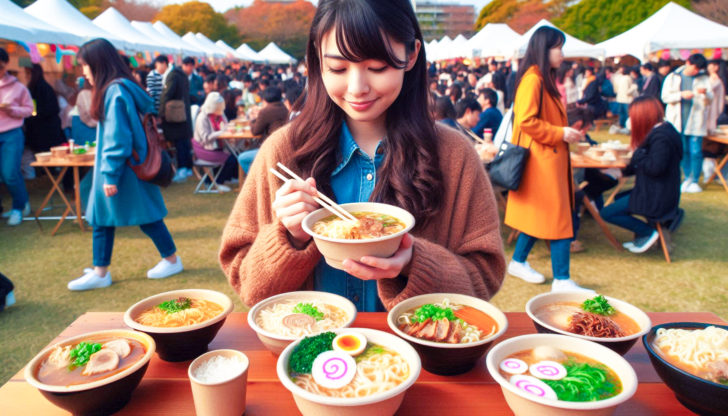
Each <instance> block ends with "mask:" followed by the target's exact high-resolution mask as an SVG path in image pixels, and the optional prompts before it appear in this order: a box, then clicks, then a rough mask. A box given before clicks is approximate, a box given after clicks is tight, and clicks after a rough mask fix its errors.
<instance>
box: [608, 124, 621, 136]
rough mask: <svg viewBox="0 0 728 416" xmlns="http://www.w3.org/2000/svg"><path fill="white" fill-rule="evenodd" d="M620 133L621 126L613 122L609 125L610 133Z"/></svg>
mask: <svg viewBox="0 0 728 416" xmlns="http://www.w3.org/2000/svg"><path fill="white" fill-rule="evenodd" d="M617 133H619V126H617V125H614V124H612V125H611V126H609V134H617Z"/></svg>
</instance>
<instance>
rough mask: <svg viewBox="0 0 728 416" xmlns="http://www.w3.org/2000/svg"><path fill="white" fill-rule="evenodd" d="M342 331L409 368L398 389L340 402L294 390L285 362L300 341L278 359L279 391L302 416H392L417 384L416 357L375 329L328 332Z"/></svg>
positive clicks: (401, 343)
mask: <svg viewBox="0 0 728 416" xmlns="http://www.w3.org/2000/svg"><path fill="white" fill-rule="evenodd" d="M346 331H356V332H359V333H361V334H362V335H364V336H365V337H366V338H367V342H373V343H375V344H379V345H381V346H383V347H385V348H388V349H390V350H392V351H395V352H397V353H399V354H400V355H401V356H402V357H403V358H404V359H405V360H406V361H407V364H408V365H409V370H410V373H409V376H408V377H407V378H406V379H405V380H404V381H403V382H402V383H401V384H400V385H398V386H396V387H394V388H392V389H390V390H387V391H383V392H379V393H375V394H372V395H370V396H365V397H357V398H352V399H350V398H343V397H328V396H323V395H319V394H315V393H311V392H309V391H307V390H304V389H303V388H301V387H298V386H297V385H296V383H294V382H293V380H291V377H290V376H289V374H288V359H289V358H290V356H291V353H292V352H293V349H294V348H295V347H296V346H297V345H298V343H299V342H300V341H296V342H294V343H292V344H291V345H289V346H288V347H286V349H285V350H283V352H282V353H281V355H280V357H278V363H277V365H276V370H277V373H278V379H279V380H280V381H281V383H282V384H283V387H285V388H286V389H288V390H289V391H290V392H291V393H293V399H294V400H295V402H296V406H298V410H299V411H300V412H301V414H303V415H304V416H370V415H377V416H385V415H393V414H394V413H395V412H396V411H397V409H399V406H400V405H401V404H402V400H403V399H404V394H405V392H406V391H407V389H409V388H410V387H411V386H412V384H414V382H415V381H416V380H417V377H419V375H420V370H421V368H422V366H421V364H420V357H419V356H418V355H417V352H416V351H415V350H414V348H412V346H410V345H409V344H408V343H407V342H406V341H404V340H402V339H400V338H399V337H397V336H395V335H392V334H389V333H386V332H383V331H378V330H375V329H367V328H350V329H337V330H334V331H332V332H335V333H337V334H338V333H341V332H346Z"/></svg>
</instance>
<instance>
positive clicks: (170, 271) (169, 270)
mask: <svg viewBox="0 0 728 416" xmlns="http://www.w3.org/2000/svg"><path fill="white" fill-rule="evenodd" d="M182 270H184V267H182V259H181V258H179V256H177V261H176V262H175V263H170V262H168V261H167V260H166V259H162V260H161V261H160V262H159V263H157V265H156V266H154V267H152V268H151V269H149V271H148V272H147V278H149V279H164V278H166V277H169V276H172V275H175V274H177V273H180V272H181V271H182Z"/></svg>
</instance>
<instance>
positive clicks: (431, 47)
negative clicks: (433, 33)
mask: <svg viewBox="0 0 728 416" xmlns="http://www.w3.org/2000/svg"><path fill="white" fill-rule="evenodd" d="M437 53H438V52H437V39H432V40H431V41H430V43H425V56H426V57H427V60H428V61H430V62H433V61H436V60H437V59H435V58H436V55H437Z"/></svg>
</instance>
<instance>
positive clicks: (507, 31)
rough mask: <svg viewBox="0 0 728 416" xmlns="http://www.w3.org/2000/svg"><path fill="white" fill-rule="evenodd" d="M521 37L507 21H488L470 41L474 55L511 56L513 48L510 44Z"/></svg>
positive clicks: (482, 56)
mask: <svg viewBox="0 0 728 416" xmlns="http://www.w3.org/2000/svg"><path fill="white" fill-rule="evenodd" d="M520 39H521V35H519V34H518V33H517V32H516V31H514V30H513V29H511V28H510V26H508V25H507V24H505V23H488V24H487V25H485V26H484V27H483V28H482V29H480V31H479V32H478V33H476V34H475V36H473V37H472V38H470V40H469V41H468V46H469V47H470V49H471V50H472V51H473V52H472V53H473V57H476V58H477V57H481V58H489V57H495V56H498V57H501V56H502V57H510V56H511V55H512V54H513V49H512V48H511V47H510V45H514V44H516V43H517V42H518V41H519V40H520Z"/></svg>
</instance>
